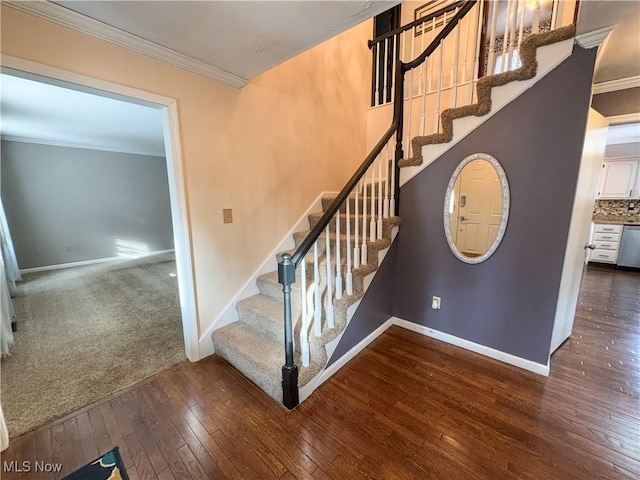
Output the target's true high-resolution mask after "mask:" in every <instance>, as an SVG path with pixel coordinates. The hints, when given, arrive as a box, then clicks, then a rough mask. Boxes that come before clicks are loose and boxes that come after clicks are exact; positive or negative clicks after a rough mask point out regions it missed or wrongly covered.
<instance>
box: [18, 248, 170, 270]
mask: <svg viewBox="0 0 640 480" xmlns="http://www.w3.org/2000/svg"><path fill="white" fill-rule="evenodd" d="M173 251H174V250H173V248H170V249H168V250H156V251H155V252H147V253H143V254H141V255H136V256H135V257H134V256H131V257H125V256H118V257H106V258H94V259H93V260H82V261H80V262H69V263H59V264H57V265H45V266H43V267H33V268H23V269H20V273H36V272H48V271H50V270H62V269H64V268H72V267H83V266H85V265H97V264H99V263H110V262H121V261H123V260H135V259H138V258H147V257H153V256H155V255H162V254H165V253H171V252H173Z"/></svg>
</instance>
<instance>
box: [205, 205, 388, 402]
mask: <svg viewBox="0 0 640 480" xmlns="http://www.w3.org/2000/svg"><path fill="white" fill-rule="evenodd" d="M332 201H333V199H332V198H325V199H323V201H322V206H323V209H326V208H327V207H328V206H329V205H330V204H331V202H332ZM350 202H351V205H350V207H355V200H354V199H353V198H351V199H350ZM354 210H355V209H354V208H351V212H353V211H354ZM359 210H360V211H362V202H361V201H360V204H359ZM342 212H343V213H344V212H345V206H344V205H343V207H342ZM321 216H322V213H312V214H310V215H309V228H310V229H311V228H313V227H314V225H316V223H317V222H318V221H319V220H320V218H321ZM356 220H357V221H358V222H359V225H361V224H362V216H361V215H359V216H358V217H356V216H355V215H354V214H351V215H350V218H349V221H350V222H351V229H352V232H353V231H355V221H356ZM346 222H347V219H346V215H342V218H341V234H340V240H341V241H340V243H341V248H342V249H346V248H347V236H346V235H344V234H343V232H344V231H345V227H346ZM399 224H400V219H399V218H398V217H392V218H385V219H383V232H382V239H380V240H375V241H367V250H368V255H367V263H366V264H364V265H360V266H359V267H358V268H355V269H353V294H352V295H347V294H346V292H345V293H344V294H343V297H342V298H340V299H334V301H333V305H334V316H335V327H334V328H331V329H330V328H327V325H326V316H325V308H324V305H325V304H326V290H327V281H326V280H327V274H326V257H325V241H326V234H325V233H323V234H322V235H321V236H320V238H319V239H318V258H319V266H320V268H319V273H320V292H321V297H322V305H323V308H322V325H323V330H322V335H321V336H320V337H316V336H315V335H314V333H313V326H312V325H310V326H309V344H310V350H311V355H310V357H311V362H310V364H309V366H308V367H303V366H302V361H301V358H300V346H299V344H298V340H299V338H300V337H299V332H300V328H301V322H300V317H301V305H300V303H301V302H300V298H301V291H300V289H301V281H300V269H299V268H298V270H297V272H296V283H294V284H293V285H292V294H291V296H292V310H293V312H292V317H293V322H294V331H295V336H294V339H295V340H294V341H295V342H296V345H295V353H296V363H297V364H298V367H299V378H298V386H299V387H303V386H304V385H306V384H307V383H308V382H309V381H310V380H312V379H313V378H314V377H315V376H316V375H317V374H318V373H320V372H321V371H322V370H323V369H324V367H325V365H326V363H327V361H328V357H327V351H326V348H325V345H326V344H327V343H329V342H331V341H332V340H334V339H335V338H336V337H338V336H339V335H340V334H341V333H342V332H343V331H344V329H345V328H346V326H347V323H348V318H347V308H348V307H349V306H350V305H352V304H353V303H355V302H356V301H358V300H359V299H360V298H361V297H362V295H363V293H364V278H365V277H366V276H367V275H369V274H370V273H372V272H374V271H375V270H377V268H378V252H380V251H381V250H384V249H385V248H388V247H389V246H390V244H391V238H392V230H393V228H394V227H396V226H398V225H399ZM309 231H310V230H308V231H303V232H296V233H294V235H293V237H294V241H295V245H296V248H297V247H298V246H299V245H300V243H301V242H302V241H303V240H304V238H305V237H306V236H307V235H308V233H309ZM329 239H330V241H331V242H332V244H333V245H335V241H336V233H335V222H332V224H331V226H330V232H329ZM361 241H362V239H360V242H361ZM353 242H354V237H353V235H352V237H351V247H350V248H352V249H353V247H354V244H353ZM343 251H344V250H343ZM283 253H285V252H282V253H280V254H278V255H277V259H278V260H280V258H281V257H282V254H283ZM288 253H293V251H290V252H288ZM305 261H306V262H307V268H306V272H307V289H310V288H311V284H312V283H313V249H311V251H310V252H309V253H308V254H307V256H306V258H305ZM341 263H342V264H343V271H344V258H343V259H342V261H341ZM331 265H332V267H333V271H334V272H335V258H331ZM331 283H332V287H333V285H334V284H335V277H332V278H331ZM257 286H258V289H259V292H260V293H258V294H257V295H253V296H252V297H249V298H245V299H243V300H241V301H239V302H238V303H237V305H236V309H237V312H238V321H237V322H234V323H232V324H230V325H227V326H225V327H223V328H220V329H218V330H216V331H214V332H213V335H212V337H213V345H214V349H215V353H216V354H217V355H219V356H221V357H223V358H224V359H225V360H227V361H228V362H229V363H230V364H231V365H233V366H234V367H235V368H236V369H238V370H239V371H240V372H241V373H242V374H243V375H244V376H246V377H247V378H248V379H250V380H251V381H252V382H254V383H255V384H256V385H258V386H259V387H260V388H261V389H262V390H264V391H265V392H266V393H267V394H268V395H269V396H270V397H272V398H273V399H274V400H276V401H277V402H278V403H281V402H282V383H281V382H282V373H281V369H282V365H283V364H284V306H283V293H282V286H281V285H280V284H279V283H278V274H277V272H269V273H266V274H264V275H261V276H260V277H258V279H257Z"/></svg>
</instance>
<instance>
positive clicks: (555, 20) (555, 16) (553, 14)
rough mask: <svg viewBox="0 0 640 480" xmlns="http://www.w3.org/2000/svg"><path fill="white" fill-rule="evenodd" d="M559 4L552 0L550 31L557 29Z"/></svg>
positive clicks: (556, 0)
mask: <svg viewBox="0 0 640 480" xmlns="http://www.w3.org/2000/svg"><path fill="white" fill-rule="evenodd" d="M559 4H560V2H559V1H558V0H554V2H553V9H552V10H551V30H555V29H556V28H558V25H556V23H558V5H559ZM636 26H637V24H636Z"/></svg>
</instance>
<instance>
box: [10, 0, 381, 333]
mask: <svg viewBox="0 0 640 480" xmlns="http://www.w3.org/2000/svg"><path fill="white" fill-rule="evenodd" d="M371 31H372V27H371V23H370V22H365V23H363V24H361V25H359V26H357V27H355V28H354V29H352V30H350V31H348V32H346V33H344V34H342V35H340V36H338V37H336V38H334V39H331V40H329V41H327V42H325V43H324V44H322V45H320V46H318V47H316V48H314V49H312V50H309V51H307V52H305V53H303V54H301V55H299V56H298V57H296V58H294V59H292V60H289V61H288V62H286V63H284V64H282V65H280V66H278V67H276V68H274V69H272V70H270V71H268V72H266V73H264V74H262V75H260V76H258V77H256V78H255V79H253V80H251V81H250V82H249V83H248V84H247V85H246V86H245V87H244V88H242V89H239V90H238V89H234V88H231V87H227V86H225V85H223V84H220V83H218V82H215V81H213V80H210V79H207V78H205V77H202V76H199V75H197V74H194V73H191V72H188V71H185V70H182V69H179V68H176V67H173V66H171V65H168V64H165V63H163V62H160V61H158V60H154V59H152V58H149V57H145V56H143V55H140V54H137V53H135V52H133V51H130V50H127V49H125V48H122V47H118V46H116V45H113V44H110V43H108V42H105V41H102V40H99V39H96V38H93V37H90V36H88V35H85V34H82V33H79V32H77V31H74V30H71V29H68V28H65V27H62V26H59V25H56V24H54V23H51V22H48V21H45V20H42V19H39V18H36V17H33V16H30V15H28V14H25V13H20V12H17V11H16V10H14V9H12V8H10V7H6V6H4V5H3V6H2V44H1V49H2V53H4V54H8V55H12V56H15V57H19V58H22V59H26V60H30V61H33V62H38V63H41V64H45V65H49V66H53V67H57V68H60V69H64V70H67V71H71V72H75V73H79V74H82V75H87V76H90V77H94V78H98V79H101V80H106V81H109V82H113V83H117V84H122V85H126V86H130V87H133V88H137V89H140V90H144V91H148V92H151V93H155V94H159V95H163V96H166V97H171V98H175V99H176V100H177V102H178V110H179V121H180V132H181V140H182V145H181V147H182V153H183V161H184V166H185V167H184V168H185V182H186V190H187V195H188V198H187V201H188V212H189V216H190V225H191V235H192V241H193V245H192V251H193V258H194V267H195V276H196V278H195V280H196V283H195V284H196V293H197V297H198V312H199V320H200V325H199V331H200V333H202V332H203V331H204V330H205V329H206V328H207V327H208V326H209V325H210V324H211V323H212V322H213V320H214V319H215V317H216V316H217V315H218V314H219V313H220V312H221V310H222V309H223V307H224V306H225V305H226V304H227V303H228V302H229V301H230V299H231V298H232V297H233V295H234V294H235V293H236V292H237V291H238V290H239V289H240V288H241V287H242V285H243V284H244V282H245V281H246V280H247V278H248V277H249V276H250V274H251V273H252V272H253V271H254V270H255V269H256V268H257V267H258V266H259V265H260V264H261V263H262V261H263V260H264V258H265V257H266V255H267V254H268V253H269V252H270V251H271V250H273V249H274V248H275V247H276V245H277V244H278V242H279V241H280V240H281V238H282V237H283V236H284V234H285V233H286V232H287V231H288V230H289V229H290V228H291V227H292V226H293V224H294V223H295V221H296V220H297V219H298V218H299V217H300V215H301V214H302V213H303V212H304V211H305V210H306V209H307V208H308V207H309V206H310V204H311V202H312V201H313V200H314V199H315V198H316V197H317V196H318V195H319V193H320V192H321V191H326V190H338V189H339V188H340V187H341V186H342V183H343V182H344V181H345V180H346V179H347V178H348V176H350V175H351V173H352V172H353V170H354V169H355V168H356V165H357V164H359V163H360V162H361V161H362V160H364V156H365V151H364V148H365V132H366V108H367V106H368V103H369V88H370V70H371V67H370V63H369V62H370V59H369V58H370V57H369V50H368V48H367V44H366V40H367V39H368V38H369V36H370V33H371ZM223 208H232V209H233V219H234V223H233V224H226V225H225V224H223V223H222V209H223Z"/></svg>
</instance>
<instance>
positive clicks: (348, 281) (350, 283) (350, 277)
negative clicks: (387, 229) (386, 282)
mask: <svg viewBox="0 0 640 480" xmlns="http://www.w3.org/2000/svg"><path fill="white" fill-rule="evenodd" d="M346 220H347V252H346V254H347V273H346V274H345V282H346V284H347V285H346V287H347V295H352V294H353V274H352V273H351V253H352V251H351V195H350V194H349V195H348V196H347V215H346ZM357 225H358V219H357V218H356V228H357ZM356 243H357V241H356Z"/></svg>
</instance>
